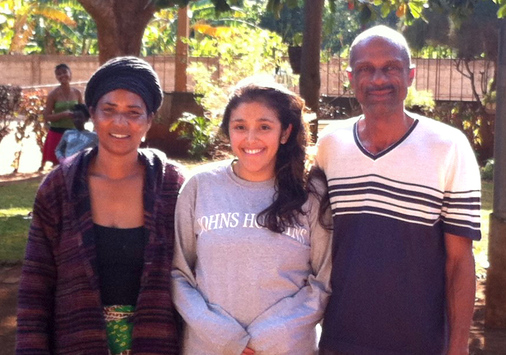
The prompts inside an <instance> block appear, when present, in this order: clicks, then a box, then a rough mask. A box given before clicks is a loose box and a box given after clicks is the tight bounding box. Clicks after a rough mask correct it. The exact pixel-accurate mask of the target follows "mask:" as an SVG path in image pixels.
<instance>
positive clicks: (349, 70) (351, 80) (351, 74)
mask: <svg viewBox="0 0 506 355" xmlns="http://www.w3.org/2000/svg"><path fill="white" fill-rule="evenodd" d="M346 74H348V80H349V81H350V84H351V86H353V84H352V83H353V71H352V70H351V69H350V68H348V69H346Z"/></svg>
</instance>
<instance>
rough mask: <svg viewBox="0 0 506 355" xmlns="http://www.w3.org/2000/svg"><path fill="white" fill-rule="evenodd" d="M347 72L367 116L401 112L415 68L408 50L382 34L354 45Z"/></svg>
mask: <svg viewBox="0 0 506 355" xmlns="http://www.w3.org/2000/svg"><path fill="white" fill-rule="evenodd" d="M350 68H351V70H350V72H349V73H348V76H349V79H350V82H351V84H352V86H353V89H354V90H355V95H356V98H357V100H358V102H359V103H360V104H361V106H362V109H363V111H364V113H365V114H366V117H367V115H368V114H371V115H372V116H374V115H377V114H390V113H394V112H397V113H399V112H400V113H402V112H403V110H404V100H405V98H406V95H407V91H408V87H409V86H410V85H411V83H412V82H413V78H414V74H415V71H414V69H413V68H410V67H409V59H408V56H407V54H406V52H405V51H403V49H402V48H401V47H400V46H399V45H398V44H396V43H393V42H391V41H389V40H387V39H385V38H382V37H372V38H368V39H365V40H363V41H362V42H360V43H358V44H357V45H356V46H355V48H353V55H352V60H351V63H350Z"/></svg>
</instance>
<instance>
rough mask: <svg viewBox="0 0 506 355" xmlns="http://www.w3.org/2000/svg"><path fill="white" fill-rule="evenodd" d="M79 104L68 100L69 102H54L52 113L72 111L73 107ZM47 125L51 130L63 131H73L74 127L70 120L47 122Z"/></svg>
mask: <svg viewBox="0 0 506 355" xmlns="http://www.w3.org/2000/svg"><path fill="white" fill-rule="evenodd" d="M78 103H79V102H78V101H77V100H70V101H56V102H55V103H54V109H53V112H54V113H60V112H64V111H72V110H74V106H75V105H77V104H78ZM49 125H50V126H51V127H52V128H64V129H75V128H76V126H74V121H73V120H72V118H65V119H63V120H58V121H51V122H49Z"/></svg>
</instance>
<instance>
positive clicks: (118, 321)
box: [104, 305, 134, 355]
mask: <svg viewBox="0 0 506 355" xmlns="http://www.w3.org/2000/svg"><path fill="white" fill-rule="evenodd" d="M133 314H134V306H123V305H122V306H118V305H114V306H106V307H104V317H105V324H106V331H107V343H108V345H109V354H111V355H130V354H132V330H133V326H134V325H133V322H132V318H133Z"/></svg>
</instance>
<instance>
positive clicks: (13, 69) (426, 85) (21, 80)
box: [0, 55, 494, 101]
mask: <svg viewBox="0 0 506 355" xmlns="http://www.w3.org/2000/svg"><path fill="white" fill-rule="evenodd" d="M145 59H146V60H147V61H148V62H150V63H151V64H152V66H153V67H154V69H155V70H156V72H157V73H158V75H159V77H160V80H161V82H162V87H163V90H164V91H167V92H171V91H174V76H175V58H174V56H150V57H146V58H145ZM286 60H287V61H288V58H286ZM194 62H201V63H203V64H204V65H205V66H207V67H208V68H210V69H212V70H215V76H216V77H219V75H220V67H219V64H218V58H189V63H190V64H191V63H194ZM413 62H414V64H415V65H416V67H417V70H416V77H415V82H414V85H415V87H416V89H417V90H430V91H431V92H432V93H433V95H434V99H436V100H443V101H475V100H476V99H475V97H474V96H473V92H472V88H471V82H470V79H469V78H468V77H466V76H465V75H463V74H461V73H460V72H459V71H458V70H457V67H456V62H455V61H454V60H452V59H422V58H414V59H413ZM59 63H67V64H68V65H69V66H70V68H71V69H72V75H73V82H76V83H79V85H80V86H81V87H84V85H85V83H86V81H87V80H88V78H89V77H90V75H91V74H92V73H93V72H94V71H95V70H96V69H97V68H98V66H99V63H98V57H96V56H79V57H76V56H56V55H30V56H21V55H3V56H0V84H12V85H19V86H22V87H41V86H42V87H51V86H54V85H55V78H54V67H55V66H56V65H57V64H59ZM346 66H347V60H345V59H343V58H332V59H330V60H329V61H328V62H325V63H321V65H320V73H321V94H322V95H327V96H334V97H340V96H345V97H346V96H352V93H351V92H350V91H349V90H348V89H347V87H348V85H347V84H348V78H347V74H346V71H345V69H346ZM470 68H471V70H472V71H473V72H474V82H475V85H476V88H477V89H478V93H479V94H481V87H483V85H486V83H487V82H488V80H490V78H492V77H493V74H494V66H493V65H491V63H490V62H487V61H484V60H475V61H473V62H471V66H470ZM193 87H194V83H193V82H192V80H191V78H190V80H189V82H188V90H189V91H192V90H193ZM291 89H293V90H297V87H296V86H295V87H291Z"/></svg>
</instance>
